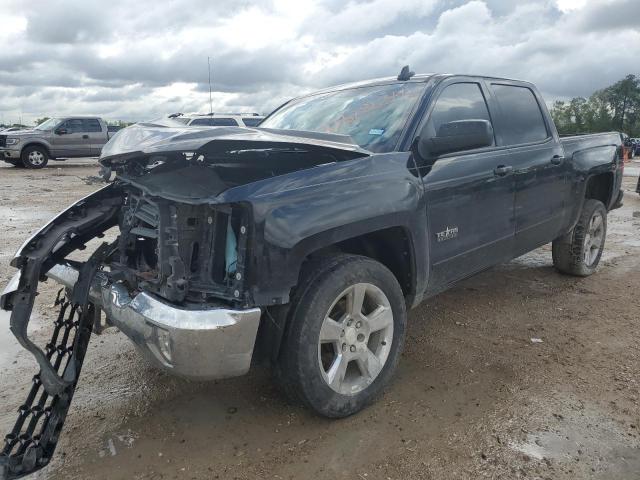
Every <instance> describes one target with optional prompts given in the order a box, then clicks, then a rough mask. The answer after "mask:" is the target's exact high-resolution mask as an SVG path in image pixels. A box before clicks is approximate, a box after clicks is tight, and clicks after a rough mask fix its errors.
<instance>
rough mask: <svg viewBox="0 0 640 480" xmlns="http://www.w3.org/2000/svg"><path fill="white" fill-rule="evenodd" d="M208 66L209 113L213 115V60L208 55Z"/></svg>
mask: <svg viewBox="0 0 640 480" xmlns="http://www.w3.org/2000/svg"><path fill="white" fill-rule="evenodd" d="M207 66H208V67H209V115H213V102H212V101H211V60H210V58H209V57H207Z"/></svg>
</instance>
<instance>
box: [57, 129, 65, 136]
mask: <svg viewBox="0 0 640 480" xmlns="http://www.w3.org/2000/svg"><path fill="white" fill-rule="evenodd" d="M56 134H58V135H66V134H67V129H66V128H58V129H56Z"/></svg>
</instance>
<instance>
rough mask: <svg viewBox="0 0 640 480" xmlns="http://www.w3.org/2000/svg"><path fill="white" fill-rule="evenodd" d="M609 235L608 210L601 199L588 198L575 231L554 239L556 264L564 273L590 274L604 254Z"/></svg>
mask: <svg viewBox="0 0 640 480" xmlns="http://www.w3.org/2000/svg"><path fill="white" fill-rule="evenodd" d="M606 235H607V209H606V208H605V207H604V204H603V203H602V202H600V201H599V200H594V199H587V200H585V202H584V206H583V207H582V212H581V214H580V218H579V219H578V223H576V226H575V227H573V230H571V232H569V233H568V234H566V235H564V236H562V237H560V238H558V239H556V240H554V241H553V245H552V254H553V264H554V265H555V267H556V268H557V269H558V270H559V271H561V272H562V273H567V274H569V275H576V276H579V277H586V276H588V275H591V274H592V273H593V272H595V271H596V267H597V266H598V263H599V262H600V258H601V257H602V251H603V250H604V241H605V237H606Z"/></svg>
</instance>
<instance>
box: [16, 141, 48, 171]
mask: <svg viewBox="0 0 640 480" xmlns="http://www.w3.org/2000/svg"><path fill="white" fill-rule="evenodd" d="M21 159H22V164H23V165H24V166H25V167H27V168H44V167H46V166H47V163H48V162H49V154H48V153H47V151H46V150H45V149H44V148H43V147H39V146H37V145H34V146H31V147H27V148H25V149H24V150H23V151H22V155H21Z"/></svg>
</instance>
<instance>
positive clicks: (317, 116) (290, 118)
mask: <svg viewBox="0 0 640 480" xmlns="http://www.w3.org/2000/svg"><path fill="white" fill-rule="evenodd" d="M424 87H425V84H424V83H408V82H403V83H394V84H391V85H376V86H372V87H360V88H351V89H348V90H339V91H335V92H329V93H322V94H317V95H311V96H308V97H303V98H300V99H297V100H293V101H292V102H290V103H288V104H287V105H285V106H284V107H282V108H281V109H280V110H277V111H276V112H275V113H274V114H273V115H271V116H270V117H268V118H267V119H265V120H264V121H263V122H262V123H261V124H260V127H265V128H282V129H287V130H307V131H313V132H322V133H338V134H342V135H350V136H351V138H353V141H354V142H356V143H357V144H358V145H360V146H361V147H362V148H365V149H367V150H369V151H372V152H377V153H382V152H391V151H393V150H394V148H395V147H396V144H397V143H398V140H399V139H400V134H401V133H402V129H403V127H404V125H405V123H406V121H407V119H408V117H409V114H410V113H411V110H412V109H413V106H414V105H415V104H416V102H417V101H418V99H419V98H420V95H421V94H422V92H423V91H424Z"/></svg>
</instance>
